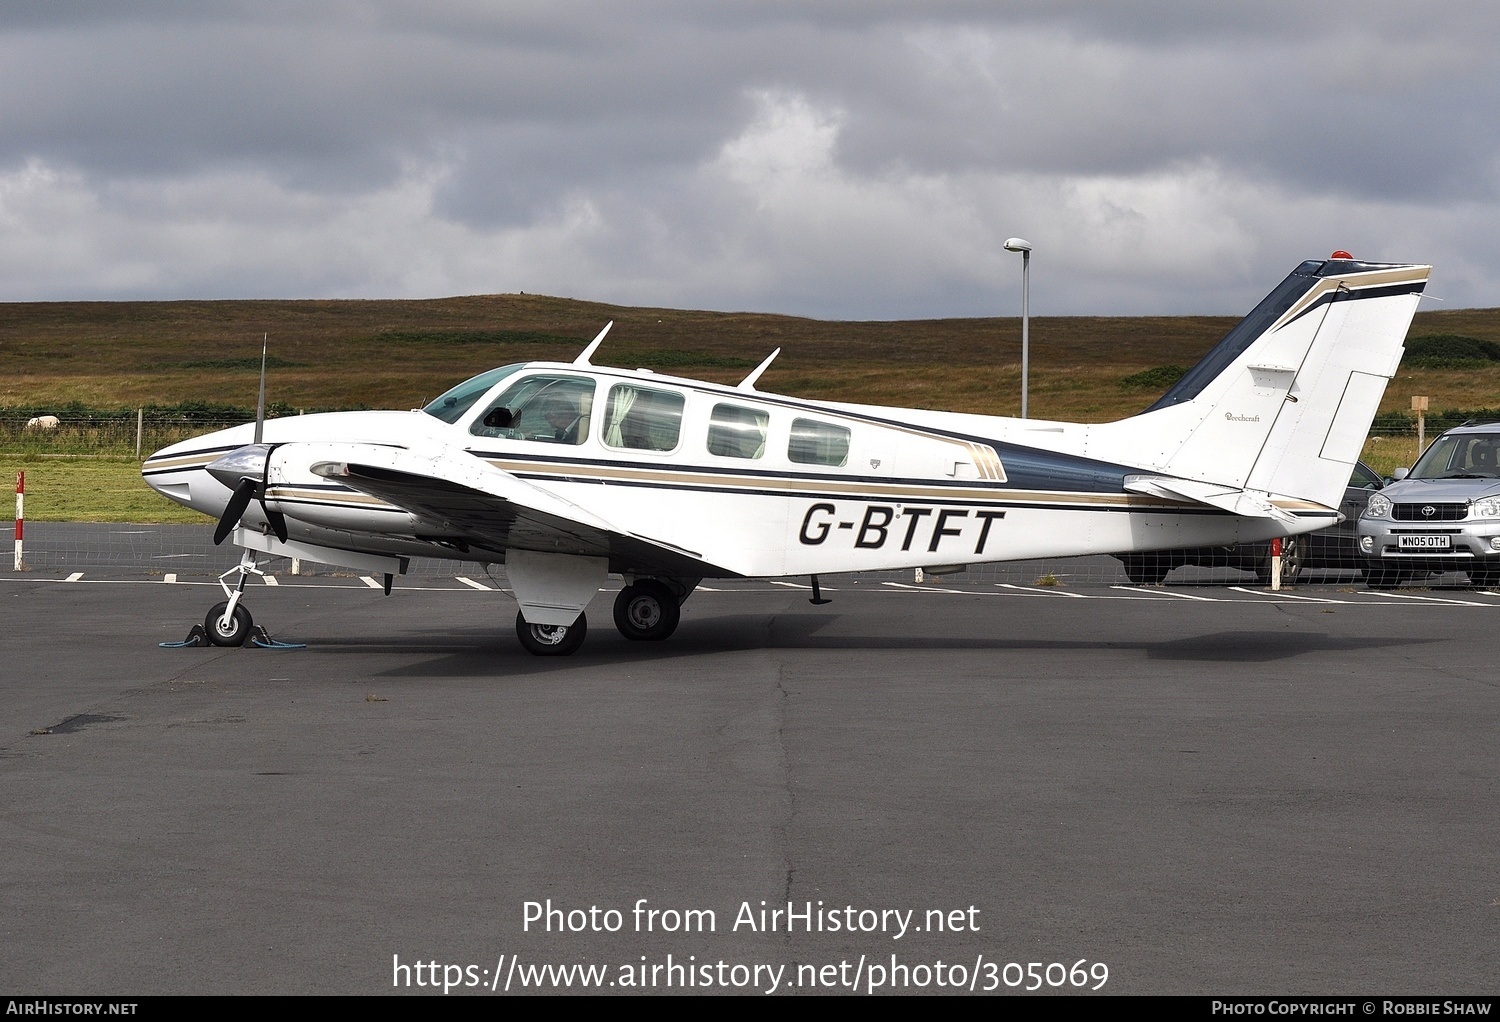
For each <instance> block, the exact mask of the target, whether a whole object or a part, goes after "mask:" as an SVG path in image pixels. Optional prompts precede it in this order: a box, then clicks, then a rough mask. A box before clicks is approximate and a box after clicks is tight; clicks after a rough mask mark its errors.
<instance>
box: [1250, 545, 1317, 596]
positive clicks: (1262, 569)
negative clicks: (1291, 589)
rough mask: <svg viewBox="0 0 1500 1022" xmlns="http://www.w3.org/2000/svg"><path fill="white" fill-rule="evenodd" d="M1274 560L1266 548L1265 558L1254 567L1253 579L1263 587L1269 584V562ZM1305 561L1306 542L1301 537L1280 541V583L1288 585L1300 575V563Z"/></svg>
mask: <svg viewBox="0 0 1500 1022" xmlns="http://www.w3.org/2000/svg"><path fill="white" fill-rule="evenodd" d="M1275 559H1276V558H1275V557H1273V556H1272V554H1271V548H1270V545H1269V544H1268V545H1267V546H1266V556H1265V559H1264V560H1262V561H1261V562H1260V563H1259V564H1257V565H1256V566H1255V577H1256V579H1257V580H1258V581H1260V582H1261V583H1262V584H1263V585H1270V584H1271V572H1272V567H1271V562H1272V561H1274V560H1275ZM1306 559H1307V540H1306V538H1304V537H1302V536H1288V537H1287V538H1286V539H1283V540H1282V541H1281V581H1283V582H1285V583H1287V584H1288V585H1290V584H1291V583H1293V582H1295V581H1297V576H1298V575H1300V574H1302V562H1303V561H1304V560H1306Z"/></svg>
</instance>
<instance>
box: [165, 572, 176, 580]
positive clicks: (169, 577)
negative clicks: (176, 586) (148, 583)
mask: <svg viewBox="0 0 1500 1022" xmlns="http://www.w3.org/2000/svg"><path fill="white" fill-rule="evenodd" d="M161 580H162V581H163V582H176V581H177V573H176V572H175V571H169V572H167V573H166V574H165V575H163V576H162V577H161Z"/></svg>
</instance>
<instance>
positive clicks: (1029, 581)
mask: <svg viewBox="0 0 1500 1022" xmlns="http://www.w3.org/2000/svg"><path fill="white" fill-rule="evenodd" d="M243 421H244V420H243V419H242V418H223V417H207V416H196V415H184V414H181V413H173V414H170V415H162V414H151V413H127V414H124V415H120V416H77V417H66V416H59V417H58V422H57V423H56V425H51V424H40V423H37V422H35V421H33V420H30V419H18V418H0V458H9V459H20V460H21V461H23V462H25V461H30V460H39V459H44V458H74V459H90V458H96V459H130V458H134V459H137V460H139V459H141V458H143V457H145V456H148V455H149V454H151V453H152V452H154V451H156V450H159V449H160V448H162V447H165V446H168V445H169V444H172V443H176V442H178V441H180V440H185V439H189V438H191V437H194V436H198V435H200V434H202V433H206V432H209V431H211V430H215V429H222V428H224V427H226V426H232V425H237V424H239V423H240V422H243ZM1433 435H1434V434H1433V433H1432V432H1430V431H1429V432H1428V433H1427V435H1426V438H1425V439H1426V440H1427V441H1429V442H1430V441H1431V439H1432V438H1433ZM1417 443H1418V442H1417V436H1416V431H1415V429H1414V428H1413V429H1407V428H1403V427H1400V426H1397V427H1394V428H1386V429H1382V430H1378V431H1376V432H1374V433H1372V434H1371V436H1370V438H1369V439H1368V441H1367V442H1366V444H1365V448H1364V460H1365V461H1366V462H1367V463H1368V464H1369V465H1370V467H1371V468H1373V469H1374V470H1375V471H1376V472H1377V473H1379V474H1380V475H1383V476H1389V475H1390V474H1391V472H1392V471H1394V469H1395V468H1397V467H1401V466H1406V465H1410V464H1412V462H1413V461H1415V459H1416V456H1417V454H1418V453H1419V452H1418V449H1417ZM136 478H137V479H138V478H139V477H136ZM140 485H141V486H144V485H145V484H144V482H142V483H140ZM38 496H41V495H38ZM43 499H45V498H43ZM4 513H5V512H4V511H3V510H0V514H4ZM6 517H9V516H6ZM0 521H3V519H0ZM24 556H25V566H26V569H27V570H30V571H36V572H55V571H67V572H72V571H88V570H100V569H106V570H130V571H147V572H156V573H161V574H166V573H181V574H212V575H217V574H220V573H221V572H223V571H226V570H227V569H229V568H230V567H232V566H233V565H234V564H235V563H236V562H237V560H238V556H239V555H238V551H237V549H236V548H235V547H233V545H232V544H225V545H223V546H215V545H214V543H213V539H212V523H211V522H209V521H207V519H205V521H204V524H202V525H125V524H94V523H69V522H27V523H26V527H25V554H24ZM1256 560H1257V558H1254V557H1250V558H1246V557H1241V556H1231V557H1220V556H1217V555H1214V556H1208V555H1205V556H1201V557H1198V558H1197V561H1198V562H1199V563H1196V564H1193V563H1189V564H1187V565H1178V564H1175V563H1174V565H1173V567H1172V570H1171V571H1170V574H1169V577H1168V579H1167V581H1168V583H1169V584H1171V583H1183V584H1198V583H1205V582H1228V583H1244V582H1246V581H1250V582H1254V581H1255V580H1256V573H1255V572H1256V565H1255V564H1253V563H1252V562H1253V561H1256ZM1225 561H1229V562H1232V563H1235V564H1239V565H1242V566H1241V567H1235V566H1230V564H1226V563H1224V562H1225ZM3 565H4V567H5V568H6V569H10V568H11V567H12V559H11V558H9V557H5V558H3ZM300 567H301V573H303V574H334V575H352V574H356V573H354V572H351V571H349V570H348V569H344V568H339V567H336V566H330V565H320V564H313V563H310V562H303V563H302V564H301V565H300ZM1259 567H1260V568H1261V574H1262V575H1264V573H1265V572H1264V565H1263V564H1261V565H1259ZM1358 567H1359V565H1358V564H1357V562H1355V561H1353V560H1352V559H1350V560H1349V561H1348V562H1347V563H1344V564H1342V565H1340V567H1339V570H1341V571H1342V573H1343V575H1342V576H1335V575H1327V574H1326V573H1325V572H1324V571H1323V570H1321V569H1318V570H1313V571H1309V572H1308V573H1305V574H1304V576H1303V577H1304V578H1305V579H1307V580H1321V581H1336V580H1337V579H1338V578H1339V577H1349V578H1351V579H1353V578H1356V577H1357V576H1356V575H1354V574H1351V572H1353V571H1355V570H1356V569H1357V568H1358ZM280 570H286V569H285V567H283V568H282V569H280ZM482 570H483V569H482V568H481V567H480V566H478V565H475V564H472V563H464V562H454V561H446V560H436V559H433V560H427V559H417V560H414V561H413V562H412V564H411V568H410V573H411V574H413V575H416V576H437V575H449V576H451V575H455V574H464V573H465V572H466V571H482ZM495 571H496V573H497V574H498V573H501V569H499V568H497V569H495ZM876 574H877V575H878V577H881V578H891V579H898V578H899V579H904V580H906V581H914V579H915V573H914V572H909V571H908V572H899V573H898V572H887V573H876ZM502 577H503V575H502ZM952 578H954V579H955V580H966V581H982V582H998V583H1002V584H1014V585H1043V586H1052V585H1057V586H1064V587H1065V586H1067V585H1069V584H1084V583H1087V584H1119V583H1128V582H1129V581H1130V579H1129V577H1128V576H1127V573H1126V571H1125V568H1124V565H1123V563H1122V561H1121V560H1119V559H1118V558H1115V557H1112V556H1095V557H1084V558H1058V559H1053V560H1046V561H1024V562H1002V563H995V564H986V565H978V566H971V567H970V568H969V569H967V570H966V571H965V572H963V573H961V574H958V575H954V576H952ZM924 584H939V585H940V584H942V581H941V577H940V576H932V575H930V574H929V575H926V576H925V579H924Z"/></svg>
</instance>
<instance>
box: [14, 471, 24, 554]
mask: <svg viewBox="0 0 1500 1022" xmlns="http://www.w3.org/2000/svg"><path fill="white" fill-rule="evenodd" d="M25 520H26V473H25V472H17V473H16V570H17V571H21V570H23V569H24V568H25V566H26V562H25V559H24V558H23V557H22V556H21V536H22V533H23V532H24V531H25V530H24V528H23V525H22V523H24V522H25Z"/></svg>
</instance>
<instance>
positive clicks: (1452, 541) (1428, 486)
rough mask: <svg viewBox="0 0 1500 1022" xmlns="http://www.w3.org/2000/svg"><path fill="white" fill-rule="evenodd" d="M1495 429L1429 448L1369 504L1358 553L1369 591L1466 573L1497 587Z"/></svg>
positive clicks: (1445, 438) (1457, 434)
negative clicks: (1422, 577) (1363, 561)
mask: <svg viewBox="0 0 1500 1022" xmlns="http://www.w3.org/2000/svg"><path fill="white" fill-rule="evenodd" d="M1497 458H1500V422H1486V423H1465V424H1464V425H1462V426H1459V427H1458V428H1456V429H1450V430H1449V431H1448V432H1446V433H1444V434H1443V435H1442V436H1440V437H1438V438H1437V439H1436V440H1434V441H1433V442H1432V446H1431V447H1429V448H1427V453H1425V454H1423V455H1422V456H1421V457H1420V458H1418V459H1417V463H1416V464H1415V465H1413V466H1412V468H1411V471H1410V472H1408V471H1406V470H1405V469H1397V470H1396V474H1395V481H1394V482H1392V483H1391V484H1390V485H1389V486H1387V487H1386V488H1385V489H1383V490H1381V491H1380V492H1379V493H1376V494H1373V495H1372V496H1371V497H1370V502H1369V503H1368V504H1367V505H1365V511H1364V514H1362V515H1361V516H1360V519H1359V540H1358V544H1359V552H1360V553H1361V554H1362V555H1363V556H1364V557H1365V559H1366V564H1367V565H1368V568H1367V575H1366V577H1367V579H1368V580H1369V584H1370V588H1372V589H1389V588H1390V587H1392V586H1394V585H1395V584H1396V583H1397V582H1400V581H1401V580H1402V579H1403V578H1410V577H1412V576H1414V575H1422V574H1428V573H1430V572H1438V571H1464V572H1468V574H1469V583H1470V584H1471V585H1474V586H1481V587H1486V588H1488V587H1490V586H1494V585H1496V584H1500V467H1497Z"/></svg>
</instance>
